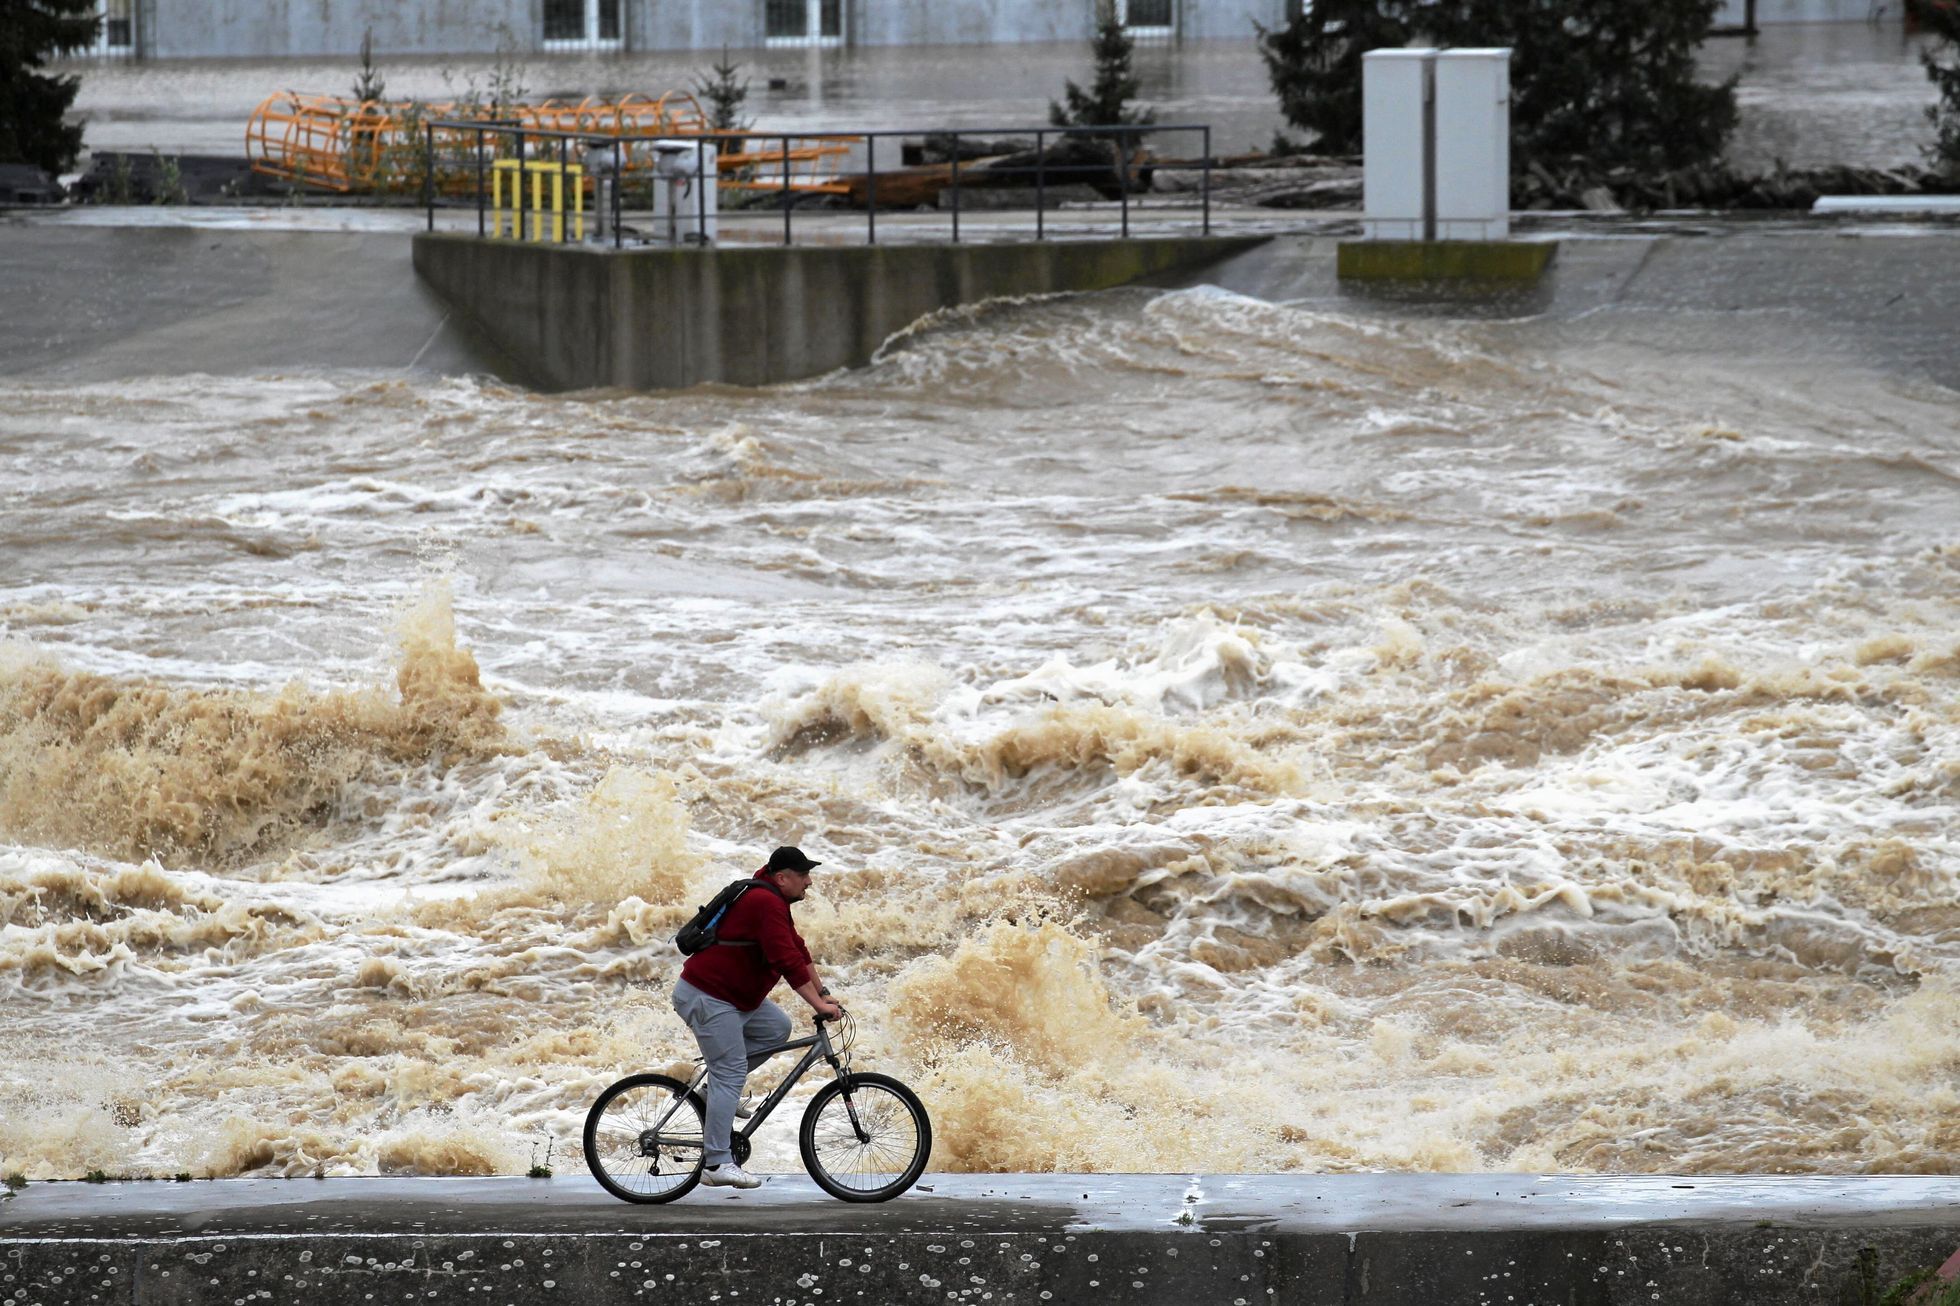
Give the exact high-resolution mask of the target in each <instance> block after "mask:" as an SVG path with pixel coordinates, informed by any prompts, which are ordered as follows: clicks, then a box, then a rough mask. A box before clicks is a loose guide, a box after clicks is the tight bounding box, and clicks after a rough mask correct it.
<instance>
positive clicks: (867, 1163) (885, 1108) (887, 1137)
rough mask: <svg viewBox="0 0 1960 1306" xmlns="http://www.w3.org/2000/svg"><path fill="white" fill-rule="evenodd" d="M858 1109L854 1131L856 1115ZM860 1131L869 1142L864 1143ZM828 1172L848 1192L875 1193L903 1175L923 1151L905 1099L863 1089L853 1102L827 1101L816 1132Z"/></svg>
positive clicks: (841, 1098)
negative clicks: (852, 1114) (848, 1190)
mask: <svg viewBox="0 0 1960 1306" xmlns="http://www.w3.org/2000/svg"><path fill="white" fill-rule="evenodd" d="M853 1107H854V1108H855V1109H856V1115H857V1125H856V1126H853V1124H852V1120H851V1110H852V1108H853ZM858 1127H862V1129H863V1131H864V1135H865V1137H862V1138H860V1137H859V1135H858ZM811 1141H812V1144H813V1146H814V1148H815V1151H816V1153H817V1159H818V1161H819V1162H820V1163H821V1164H822V1166H823V1168H824V1171H825V1172H826V1173H827V1174H829V1175H830V1176H831V1177H832V1178H833V1179H834V1180H836V1181H837V1182H838V1183H839V1184H841V1185H842V1186H844V1187H847V1188H852V1189H855V1190H857V1191H860V1192H873V1191H875V1190H877V1189H879V1188H883V1187H884V1186H885V1185H887V1184H889V1183H891V1182H892V1181H893V1180H894V1179H896V1178H898V1177H899V1176H900V1175H903V1174H904V1173H905V1172H906V1171H907V1169H908V1168H909V1167H910V1166H911V1164H912V1162H913V1159H914V1158H915V1157H916V1155H917V1153H918V1149H919V1146H920V1141H921V1140H920V1131H919V1122H918V1121H917V1119H916V1118H914V1116H913V1114H912V1112H911V1110H910V1109H909V1108H908V1107H907V1106H906V1104H905V1103H904V1102H903V1101H901V1100H900V1099H899V1098H897V1097H896V1096H894V1095H893V1094H891V1093H890V1092H889V1091H887V1090H885V1089H884V1088H882V1087H880V1086H878V1085H875V1084H859V1085H857V1086H856V1087H855V1088H854V1089H853V1090H852V1092H851V1094H850V1100H849V1102H848V1103H847V1102H846V1100H845V1098H844V1096H843V1095H841V1094H840V1095H838V1096H836V1097H833V1098H832V1099H831V1100H830V1101H828V1102H826V1103H825V1104H824V1107H823V1111H822V1114H821V1115H820V1116H819V1118H818V1120H817V1124H816V1127H815V1128H814V1129H813V1130H812V1140H811Z"/></svg>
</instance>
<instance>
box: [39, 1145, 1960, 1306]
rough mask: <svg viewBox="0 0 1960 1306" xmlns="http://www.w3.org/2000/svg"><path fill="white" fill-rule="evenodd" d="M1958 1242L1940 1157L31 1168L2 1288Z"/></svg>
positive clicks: (1211, 1274) (1209, 1272) (1751, 1296)
mask: <svg viewBox="0 0 1960 1306" xmlns="http://www.w3.org/2000/svg"><path fill="white" fill-rule="evenodd" d="M1956 1245H1960V1178H1950V1177H1902V1178H1875V1177H1856V1178H1839V1177H1813V1176H1801V1177H1799V1176H1780V1177H1721V1178H1708V1177H1689V1178H1673V1177H1667V1176H1628V1177H1570V1176H1530V1175H1412V1174H1393V1175H1333V1176H1298V1175H928V1176H927V1177H926V1179H925V1180H924V1182H923V1183H922V1184H921V1185H920V1186H919V1187H918V1188H916V1189H914V1190H913V1191H912V1192H910V1193H908V1194H906V1195H905V1196H904V1197H901V1198H899V1199H898V1200H896V1201H894V1202H890V1203H888V1204H885V1205H879V1206H853V1205H847V1204H845V1203H842V1202H837V1201H834V1200H832V1199H830V1198H828V1197H826V1196H824V1195H823V1194H822V1193H821V1192H819V1191H818V1189H817V1188H816V1186H815V1185H814V1184H812V1183H810V1181H809V1180H807V1179H806V1178H804V1177H802V1176H801V1175H782V1176H775V1177H772V1178H770V1179H769V1181H768V1183H767V1184H766V1185H765V1186H764V1187H763V1188H762V1189H760V1190H759V1191H756V1192H746V1193H739V1194H737V1193H727V1192H722V1191H719V1190H712V1189H697V1190H696V1191H695V1192H694V1193H692V1194H690V1195H689V1196H688V1197H686V1198H683V1199H682V1200H681V1201H679V1202H676V1203H673V1204H671V1205H667V1206H628V1205H625V1204H623V1203H620V1202H617V1201H614V1200H613V1199H612V1198H610V1197H608V1196H606V1195H605V1194H604V1193H602V1192H601V1191H600V1190H599V1189H598V1187H597V1186H596V1185H595V1184H593V1183H592V1181H591V1180H589V1179H587V1178H586V1177H585V1176H584V1175H582V1174H578V1175H566V1176H561V1177H559V1178H556V1179H551V1180H526V1179H331V1180H317V1181H316V1180H311V1179H297V1180H279V1179H242V1180H218V1181H211V1182H191V1183H169V1182H150V1183H112V1184H106V1185H96V1184H82V1183H61V1184H31V1185H29V1186H28V1187H27V1188H26V1189H24V1190H23V1191H21V1192H20V1193H19V1194H17V1195H15V1196H14V1197H12V1198H10V1199H7V1200H5V1201H0V1302H5V1303H7V1304H8V1306H70V1304H71V1303H105V1304H131V1306H133V1304H137V1303H141V1304H142V1306H152V1304H156V1306H162V1304H165V1303H169V1304H171V1306H178V1304H182V1303H206V1302H212V1303H215V1302H225V1303H242V1302H249V1301H271V1302H280V1303H284V1302H307V1303H312V1304H314V1306H340V1304H341V1303H369V1302H377V1303H379V1302H401V1303H408V1302H416V1303H427V1304H430V1306H445V1304H447V1303H462V1302H468V1303H498V1304H502V1303H517V1304H520V1306H529V1304H530V1303H537V1302H553V1301H564V1302H568V1303H570V1302H577V1303H581V1306H584V1304H586V1303H595V1304H604V1303H626V1302H669V1303H700V1302H725V1303H729V1304H730V1306H751V1304H753V1306H764V1304H766V1306H792V1304H793V1306H833V1304H834V1303H839V1302H851V1303H893V1302H908V1303H909V1302H918V1303H925V1302H934V1303H978V1302H988V1303H998V1304H1000V1306H1007V1304H1009V1303H1015V1304H1020V1303H1038V1302H1057V1303H1071V1302H1097V1303H1102V1302H1111V1303H1136V1304H1143V1303H1153V1304H1154V1303H1165V1304H1167V1306H1168V1304H1170V1303H1176V1304H1177V1306H1186V1304H1188V1303H1198V1304H1201V1306H1210V1304H1211V1303H1219V1304H1220V1306H1261V1304H1262V1303H1265V1304H1272V1306H1279V1304H1284V1306H1335V1304H1336V1303H1384V1304H1392V1306H1405V1304H1406V1306H1452V1304H1454V1303H1463V1304H1464V1306H1470V1304H1472V1303H1475V1304H1477V1306H1486V1304H1488V1306H1552V1304H1553V1303H1557V1304H1558V1306H1608V1304H1610V1306H1621V1304H1622V1303H1626V1304H1629V1306H1630V1304H1632V1303H1641V1304H1642V1306H1648V1304H1650V1303H1654V1302H1660V1303H1665V1306H1779V1304H1781V1303H1831V1304H1832V1306H1875V1303H1877V1302H1878V1300H1879V1298H1880V1296H1881V1295H1882V1293H1883V1292H1884V1289H1885V1287H1886V1286H1887V1285H1888V1284H1890V1283H1892V1282H1894V1281H1895V1280H1897V1279H1898V1278H1900V1277H1901V1276H1903V1275H1905V1274H1907V1273H1910V1272H1911V1271H1914V1270H1917V1269H1922V1268H1925V1267H1928V1266H1934V1265H1938V1264H1939V1263H1941V1262H1942V1261H1944V1260H1945V1259H1946V1258H1947V1257H1948V1256H1949V1255H1950V1254H1951V1253H1952V1252H1953V1251H1954V1249H1955V1247H1956Z"/></svg>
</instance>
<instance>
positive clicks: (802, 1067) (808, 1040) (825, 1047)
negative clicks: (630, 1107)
mask: <svg viewBox="0 0 1960 1306" xmlns="http://www.w3.org/2000/svg"><path fill="white" fill-rule="evenodd" d="M798 1048H808V1049H809V1051H807V1052H805V1053H804V1054H803V1059H802V1060H801V1061H798V1062H797V1063H796V1065H795V1066H793V1067H792V1068H791V1069H790V1072H789V1073H788V1074H787V1075H784V1076H783V1082H782V1083H780V1084H778V1085H776V1087H775V1089H774V1090H773V1091H772V1092H771V1093H770V1094H769V1096H768V1097H765V1098H763V1099H762V1102H761V1103H760V1105H758V1106H757V1107H756V1108H755V1113H754V1114H753V1115H751V1116H750V1117H749V1119H748V1123H746V1124H744V1125H743V1126H742V1127H741V1128H740V1129H736V1130H733V1131H731V1137H732V1138H739V1139H741V1140H742V1141H743V1142H747V1141H748V1140H749V1138H750V1137H751V1136H752V1135H754V1133H755V1131H756V1130H758V1129H760V1128H762V1123H763V1121H765V1120H767V1119H768V1118H769V1113H770V1112H772V1111H774V1110H775V1109H776V1108H777V1106H779V1105H780V1104H781V1103H782V1100H783V1099H784V1098H786V1097H788V1096H789V1091H790V1090H791V1089H792V1088H795V1087H796V1085H797V1082H798V1081H800V1080H801V1079H802V1078H803V1076H804V1075H806V1074H808V1073H809V1070H810V1067H812V1066H814V1065H816V1064H817V1062H818V1061H819V1060H821V1061H826V1062H828V1063H829V1064H830V1068H831V1069H832V1070H834V1071H836V1072H837V1074H838V1076H839V1077H840V1078H841V1077H842V1076H843V1074H844V1065H843V1061H842V1059H841V1058H840V1057H839V1056H838V1055H837V1053H836V1051H835V1050H833V1049H832V1048H831V1046H830V1031H829V1030H827V1029H825V1028H824V1025H823V1022H818V1024H817V1032H816V1033H814V1034H806V1035H804V1036H803V1037H802V1038H797V1039H791V1040H790V1041H789V1042H787V1043H778V1044H777V1045H776V1046H774V1047H772V1048H764V1049H763V1050H762V1051H761V1052H758V1053H756V1054H755V1055H754V1057H752V1058H751V1064H750V1066H749V1070H750V1073H754V1071H755V1070H756V1068H757V1067H759V1066H761V1065H762V1063H763V1062H765V1061H767V1060H769V1059H770V1058H771V1057H773V1056H775V1055H776V1054H777V1053H779V1052H794V1051H796V1050H797V1049H798ZM707 1080H708V1067H707V1066H706V1065H705V1064H704V1065H702V1066H701V1068H700V1069H698V1070H696V1071H695V1072H694V1078H693V1079H690V1080H689V1081H688V1082H687V1087H688V1090H689V1091H690V1092H697V1093H698V1092H700V1091H701V1087H702V1085H703V1084H705V1083H706V1082H707ZM679 1105H680V1104H679V1102H675V1103H674V1104H673V1106H670V1107H669V1108H668V1115H672V1114H673V1111H674V1108H675V1107H678V1106H679ZM845 1109H846V1111H847V1112H848V1113H849V1115H850V1118H851V1127H852V1128H853V1129H854V1130H856V1132H857V1134H858V1137H859V1138H864V1137H865V1133H864V1129H863V1126H861V1125H860V1124H859V1123H858V1119H857V1108H856V1107H855V1106H853V1105H852V1104H851V1103H850V1101H849V1100H848V1099H846V1101H845ZM666 1122H667V1118H666V1117H665V1116H663V1117H662V1118H661V1120H660V1124H661V1125H664V1124H666ZM658 1127H659V1126H658V1125H656V1126H655V1128H658Z"/></svg>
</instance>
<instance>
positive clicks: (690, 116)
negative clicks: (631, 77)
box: [245, 91, 708, 194]
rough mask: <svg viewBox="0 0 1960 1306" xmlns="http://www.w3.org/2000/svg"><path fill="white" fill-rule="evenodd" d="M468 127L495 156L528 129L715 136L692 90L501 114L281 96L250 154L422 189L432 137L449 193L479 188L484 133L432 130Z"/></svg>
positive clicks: (275, 169) (308, 174) (310, 178)
mask: <svg viewBox="0 0 1960 1306" xmlns="http://www.w3.org/2000/svg"><path fill="white" fill-rule="evenodd" d="M465 121H467V122H481V123H483V124H484V126H485V127H486V128H492V129H493V130H490V131H488V132H486V133H483V139H484V142H485V148H487V149H489V150H493V151H501V150H502V149H504V148H507V147H508V145H509V143H511V142H512V141H513V140H514V139H515V138H516V136H517V135H518V133H519V132H520V131H552V132H580V133H584V134H587V135H592V136H700V135H704V134H706V133H707V130H708V122H707V118H706V116H705V115H704V114H703V113H702V112H701V106H700V104H699V103H698V102H697V101H696V100H695V98H694V97H693V96H691V95H688V94H687V93H685V92H670V93H669V94H666V95H663V96H660V97H659V98H658V99H654V98H650V97H648V96H644V95H639V94H633V95H628V96H625V97H624V98H622V99H619V100H614V101H601V100H597V99H593V98H587V99H585V100H583V101H581V102H580V103H578V104H565V103H563V102H561V101H558V100H546V101H545V102H544V103H542V104H535V105H533V104H512V105H500V106H496V107H494V108H492V107H487V106H484V105H481V104H456V103H449V104H430V103H424V102H421V101H380V100H367V101H360V100H353V99H349V98H347V97H345V96H339V95H308V94H304V93H302V92H298V91H281V92H279V93H278V94H276V95H270V96H267V97H266V99H265V100H264V101H263V102H262V103H261V104H260V105H259V107H258V108H256V109H254V110H253V111H252V116H251V118H250V119H249V120H248V121H247V123H246V125H245V154H246V157H247V158H248V159H250V160H251V164H252V170H253V171H254V172H259V173H263V174H265V175H266V176H269V177H278V178H280V179H282V180H285V181H292V182H298V183H300V184H302V185H307V186H317V187H320V188H322V189H324V190H331V191H338V192H340V193H342V194H351V193H355V192H363V193H368V192H413V191H418V190H420V189H421V188H422V187H423V186H424V185H425V184H427V182H428V181H429V180H430V179H428V178H425V177H424V175H423V174H424V169H425V168H426V166H427V157H428V147H429V144H430V141H431V139H432V140H433V143H434V146H435V151H434V154H435V176H434V178H433V181H434V183H435V185H436V186H437V188H439V189H441V190H443V191H454V190H462V189H468V188H470V187H473V186H474V185H475V184H476V172H477V167H478V162H479V160H478V158H477V151H478V136H479V133H478V132H476V131H475V130H474V129H471V128H464V127H453V126H442V127H431V126H430V125H429V124H431V123H436V122H450V123H454V122H465ZM494 129H501V130H494ZM493 157H502V154H501V153H498V154H495V155H493Z"/></svg>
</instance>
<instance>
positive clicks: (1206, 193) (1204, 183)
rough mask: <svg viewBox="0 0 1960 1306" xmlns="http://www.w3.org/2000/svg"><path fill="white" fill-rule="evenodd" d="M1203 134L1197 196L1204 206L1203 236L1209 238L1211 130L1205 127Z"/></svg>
mask: <svg viewBox="0 0 1960 1306" xmlns="http://www.w3.org/2000/svg"><path fill="white" fill-rule="evenodd" d="M1204 133H1205V166H1204V172H1203V173H1202V174H1201V177H1200V180H1199V182H1198V195H1199V197H1200V202H1201V203H1202V204H1203V205H1204V214H1205V226H1204V234H1205V235H1207V236H1209V235H1210V234H1211V128H1210V127H1206V128H1205V129H1204Z"/></svg>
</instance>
